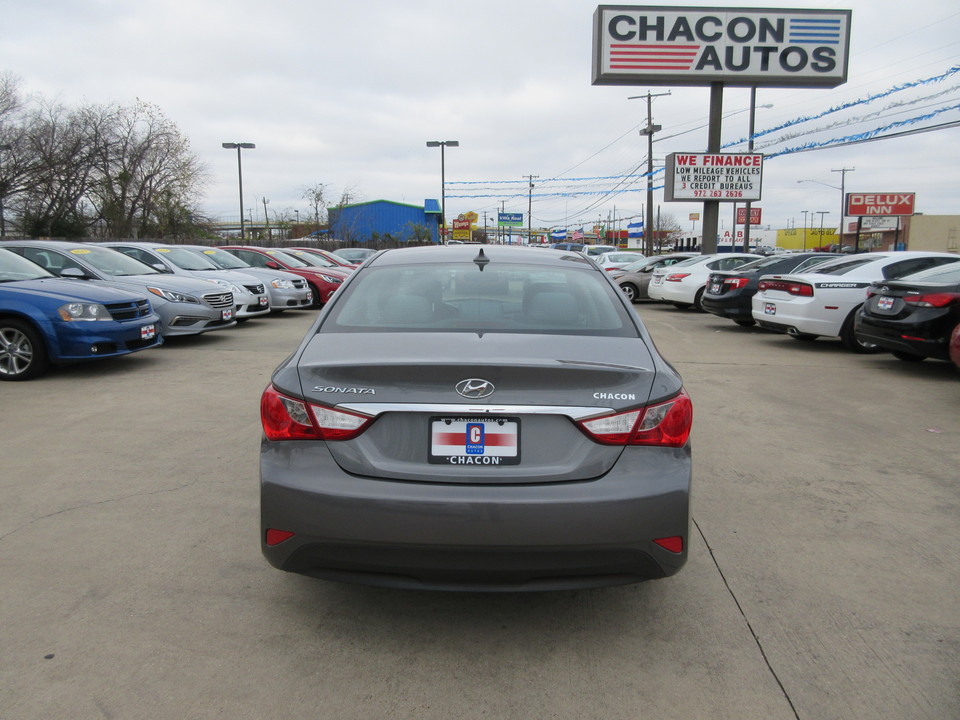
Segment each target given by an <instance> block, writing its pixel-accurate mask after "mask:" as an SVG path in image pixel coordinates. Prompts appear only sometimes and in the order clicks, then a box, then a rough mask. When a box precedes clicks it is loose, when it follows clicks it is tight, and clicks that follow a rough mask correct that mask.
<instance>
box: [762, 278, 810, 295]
mask: <svg viewBox="0 0 960 720" xmlns="http://www.w3.org/2000/svg"><path fill="white" fill-rule="evenodd" d="M758 287H759V289H760V290H761V291H763V290H779V291H780V292H785V293H787V294H789V295H797V296H799V297H813V285H808V284H807V283H802V282H792V281H790V280H761V281H760V284H759V286H758Z"/></svg>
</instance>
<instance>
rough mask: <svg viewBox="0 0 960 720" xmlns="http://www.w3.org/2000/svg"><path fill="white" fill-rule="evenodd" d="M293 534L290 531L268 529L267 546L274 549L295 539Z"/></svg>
mask: <svg viewBox="0 0 960 720" xmlns="http://www.w3.org/2000/svg"><path fill="white" fill-rule="evenodd" d="M293 535H294V534H293V533H292V532H290V531H289V530H274V529H273V528H267V545H268V546H269V547H273V546H274V545H279V544H280V543H282V542H283V541H284V540H289V539H290V538H292V537H293Z"/></svg>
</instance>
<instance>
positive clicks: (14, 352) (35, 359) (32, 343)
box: [0, 319, 50, 380]
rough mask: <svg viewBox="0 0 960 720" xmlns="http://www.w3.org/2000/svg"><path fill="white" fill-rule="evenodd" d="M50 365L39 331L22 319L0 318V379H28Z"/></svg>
mask: <svg viewBox="0 0 960 720" xmlns="http://www.w3.org/2000/svg"><path fill="white" fill-rule="evenodd" d="M49 365H50V359H49V358H48V357H47V348H46V347H45V346H44V344H43V340H42V339H41V338H40V333H38V332H37V330H36V329H35V328H34V327H33V326H32V325H31V324H29V323H27V322H24V321H22V320H14V319H7V320H0V380H29V379H30V378H34V377H36V376H37V375H39V374H40V373H42V372H43V371H44V370H46V369H47V367H48V366H49Z"/></svg>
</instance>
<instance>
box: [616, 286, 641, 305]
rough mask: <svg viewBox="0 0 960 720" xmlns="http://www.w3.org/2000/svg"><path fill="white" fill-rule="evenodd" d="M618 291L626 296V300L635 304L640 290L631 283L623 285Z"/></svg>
mask: <svg viewBox="0 0 960 720" xmlns="http://www.w3.org/2000/svg"><path fill="white" fill-rule="evenodd" d="M620 290H621V291H622V292H623V294H624V295H626V296H627V300H629V301H630V302H632V303H635V302H636V301H637V300H638V299H639V298H638V297H637V296H638V295H639V294H640V290H639V289H638V288H637V286H636V285H634V284H633V283H624V284H623V285H621V286H620Z"/></svg>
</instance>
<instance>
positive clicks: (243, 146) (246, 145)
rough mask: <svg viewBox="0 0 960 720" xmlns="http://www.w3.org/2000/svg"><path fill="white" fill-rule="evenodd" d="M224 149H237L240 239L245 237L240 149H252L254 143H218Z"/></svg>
mask: <svg viewBox="0 0 960 720" xmlns="http://www.w3.org/2000/svg"><path fill="white" fill-rule="evenodd" d="M220 144H221V146H222V147H223V149H224V150H233V149H236V151H237V179H238V181H239V183H240V240H243V239H244V238H245V237H246V234H245V232H244V228H243V165H242V164H241V163H240V151H241V150H253V149H254V148H255V147H256V145H254V144H253V143H250V142H242V143H231V142H225V143H220Z"/></svg>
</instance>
